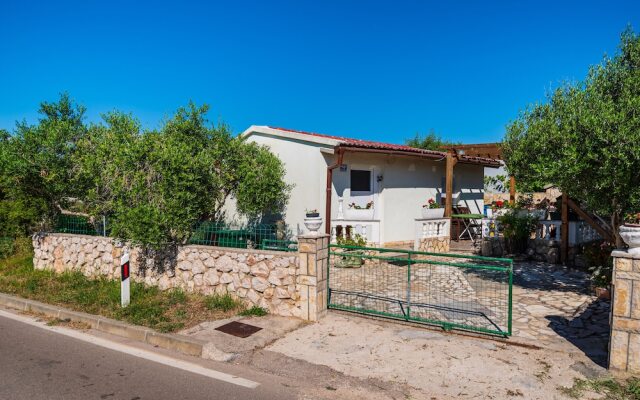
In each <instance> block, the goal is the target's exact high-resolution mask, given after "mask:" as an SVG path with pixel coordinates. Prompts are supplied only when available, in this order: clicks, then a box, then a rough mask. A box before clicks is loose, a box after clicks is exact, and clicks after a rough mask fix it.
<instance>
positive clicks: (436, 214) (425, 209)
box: [422, 198, 444, 219]
mask: <svg viewBox="0 0 640 400" xmlns="http://www.w3.org/2000/svg"><path fill="white" fill-rule="evenodd" d="M443 216H444V208H443V207H442V206H441V205H440V204H439V203H438V202H437V201H435V200H434V199H433V198H431V199H429V200H427V203H426V204H423V205H422V218H424V219H437V218H442V217H443Z"/></svg>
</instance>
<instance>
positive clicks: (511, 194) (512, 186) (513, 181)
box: [509, 176, 516, 204]
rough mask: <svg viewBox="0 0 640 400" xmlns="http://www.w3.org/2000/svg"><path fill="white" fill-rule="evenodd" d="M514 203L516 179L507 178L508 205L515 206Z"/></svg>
mask: <svg viewBox="0 0 640 400" xmlns="http://www.w3.org/2000/svg"><path fill="white" fill-rule="evenodd" d="M515 202H516V178H514V177H513V176H510V177H509V203H511V204H515Z"/></svg>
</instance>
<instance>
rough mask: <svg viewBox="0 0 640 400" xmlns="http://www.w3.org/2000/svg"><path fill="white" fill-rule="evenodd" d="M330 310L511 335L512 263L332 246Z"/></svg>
mask: <svg viewBox="0 0 640 400" xmlns="http://www.w3.org/2000/svg"><path fill="white" fill-rule="evenodd" d="M328 269H329V271H328V276H329V293H328V299H327V300H328V304H327V306H328V308H332V309H339V310H344V311H352V312H357V313H362V314H370V315H377V316H381V317H387V318H394V319H402V320H405V321H413V322H417V323H425V324H431V325H438V326H440V327H442V328H443V329H446V330H449V329H463V330H469V331H474V332H481V333H487V334H493V335H500V336H505V337H507V336H510V335H511V334H512V310H513V304H512V296H513V288H512V286H513V260H511V259H507V258H494V257H481V256H474V255H463V254H450V253H428V252H419V251H411V250H403V249H389V248H375V247H355V246H344V245H330V251H329V265H328Z"/></svg>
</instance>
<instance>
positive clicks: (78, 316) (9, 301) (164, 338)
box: [0, 293, 207, 357]
mask: <svg viewBox="0 0 640 400" xmlns="http://www.w3.org/2000/svg"><path fill="white" fill-rule="evenodd" d="M0 306H4V307H7V308H12V309H15V310H19V311H32V312H37V313H42V314H44V315H46V316H48V317H53V318H58V319H69V320H71V321H75V322H83V323H85V324H88V325H90V326H91V328H93V329H95V330H97V331H101V332H105V333H109V334H111V335H116V336H120V337H125V338H127V339H132V340H136V341H139V342H144V343H148V344H150V345H152V346H157V347H160V348H163V349H168V350H174V351H177V352H180V353H182V354H186V355H190V356H196V357H202V356H203V348H204V347H205V345H206V344H207V342H205V341H203V340H198V339H193V338H189V337H186V336H181V335H173V334H165V333H159V332H156V331H154V330H152V329H149V328H144V327H141V326H137V325H130V324H127V323H124V322H121V321H116V320H113V319H109V318H104V317H99V316H96V315H92V314H87V313H83V312H78V311H71V310H67V309H65V308H61V307H58V306H52V305H49V304H44V303H40V302H39V301H35V300H28V299H23V298H20V297H15V296H10V295H8V294H4V293H0Z"/></svg>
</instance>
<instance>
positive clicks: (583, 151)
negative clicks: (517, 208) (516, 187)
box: [503, 28, 640, 244]
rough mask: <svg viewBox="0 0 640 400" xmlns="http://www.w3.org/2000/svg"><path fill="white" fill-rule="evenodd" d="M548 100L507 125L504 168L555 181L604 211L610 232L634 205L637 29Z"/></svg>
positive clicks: (638, 159) (638, 205)
mask: <svg viewBox="0 0 640 400" xmlns="http://www.w3.org/2000/svg"><path fill="white" fill-rule="evenodd" d="M547 100H548V101H547V102H546V103H544V104H536V105H533V106H529V107H528V108H527V109H526V110H525V111H524V112H522V113H521V114H520V116H519V117H518V118H517V119H516V120H515V121H513V122H512V123H510V124H509V125H508V126H507V133H506V136H505V140H504V144H503V150H504V158H505V161H506V165H507V168H508V170H509V172H510V174H512V175H513V176H515V178H516V180H517V181H518V182H519V183H520V184H521V185H523V186H525V187H526V186H528V187H536V186H538V187H539V186H543V185H544V184H547V183H554V184H556V185H557V186H558V187H559V188H560V189H561V190H562V191H563V192H564V193H566V194H567V195H569V196H570V197H572V198H575V199H578V200H579V201H581V202H583V204H584V205H585V206H586V207H587V208H588V209H589V210H590V211H592V212H595V213H597V214H600V215H611V224H612V227H613V228H614V231H615V232H617V228H618V226H619V225H620V224H621V216H622V215H623V214H624V213H626V212H630V211H637V210H639V209H640V174H638V171H640V145H639V143H640V113H639V112H638V110H640V38H639V37H638V35H636V34H635V33H634V32H633V31H632V30H631V29H630V28H629V29H627V30H626V31H625V32H623V34H622V35H621V41H620V46H619V51H618V52H617V54H615V56H613V57H611V58H609V57H605V58H604V59H603V61H602V62H601V63H600V64H598V65H595V66H593V67H591V68H590V70H589V73H588V75H587V77H586V79H585V80H584V81H582V82H577V83H565V84H563V85H562V86H561V87H560V88H558V89H556V90H555V91H553V92H552V93H551V94H549V95H548V99H547ZM616 235H617V233H616ZM618 243H619V244H620V242H619V238H618Z"/></svg>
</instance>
